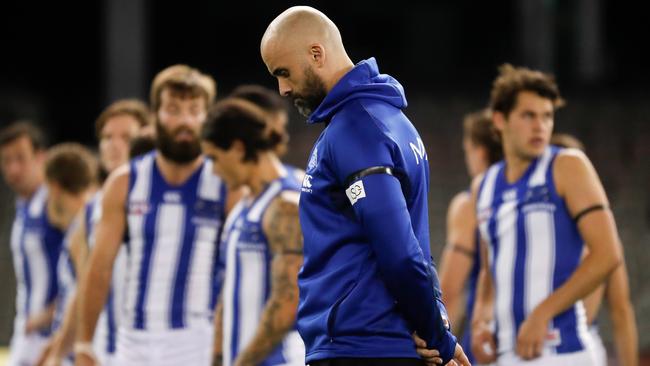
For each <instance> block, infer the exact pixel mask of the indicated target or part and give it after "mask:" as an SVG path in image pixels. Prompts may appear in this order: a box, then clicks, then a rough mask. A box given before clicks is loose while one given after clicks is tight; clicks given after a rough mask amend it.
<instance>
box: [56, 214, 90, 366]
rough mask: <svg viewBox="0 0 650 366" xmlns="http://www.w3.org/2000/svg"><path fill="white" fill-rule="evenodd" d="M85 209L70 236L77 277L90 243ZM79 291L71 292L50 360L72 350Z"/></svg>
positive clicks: (62, 356)
mask: <svg viewBox="0 0 650 366" xmlns="http://www.w3.org/2000/svg"><path fill="white" fill-rule="evenodd" d="M85 212H86V211H85V210H81V212H80V213H79V214H78V215H77V218H76V219H75V220H76V222H77V223H78V224H77V225H76V228H75V229H74V231H73V232H72V234H71V237H70V247H69V249H68V250H69V253H70V259H71V261H72V264H73V266H74V269H75V273H76V274H77V277H78V278H80V277H81V275H82V274H83V268H84V267H83V262H84V261H85V260H86V256H87V254H88V245H87V243H86V220H85ZM78 294H79V292H78V291H74V292H73V293H72V294H70V297H71V298H70V301H69V302H68V306H67V308H66V309H65V313H64V316H63V322H62V324H61V328H60V329H59V330H58V332H57V333H56V335H55V336H54V337H53V342H52V348H51V352H50V356H49V358H48V362H52V361H54V360H56V361H57V362H61V360H63V358H64V357H65V356H66V355H67V354H69V353H70V352H71V351H72V345H73V343H74V338H75V333H76V330H77V309H78V304H77V302H78Z"/></svg>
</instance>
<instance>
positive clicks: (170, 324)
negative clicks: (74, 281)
mask: <svg viewBox="0 0 650 366" xmlns="http://www.w3.org/2000/svg"><path fill="white" fill-rule="evenodd" d="M155 156H156V152H155V151H154V152H151V153H148V154H146V155H143V156H142V157H139V158H137V159H135V160H133V161H131V163H130V178H129V192H128V198H127V207H126V210H127V227H128V228H127V233H126V235H127V238H126V247H127V253H128V255H127V257H128V258H127V273H126V295H125V302H124V303H125V308H124V310H125V312H124V322H123V323H122V324H123V325H124V326H126V327H129V328H133V329H145V330H151V331H156V330H166V329H178V328H185V327H192V326H193V324H201V325H204V324H205V322H209V321H210V320H211V319H212V316H213V312H214V305H215V300H216V294H215V286H214V278H215V276H216V271H217V260H216V256H217V238H218V235H219V233H220V230H221V225H222V222H223V218H224V212H225V196H226V188H225V184H223V182H222V180H221V179H220V178H219V177H217V176H216V175H214V174H213V172H212V162H211V161H209V160H206V161H205V162H204V163H203V164H202V165H201V167H200V168H199V169H197V170H196V172H194V173H193V174H192V175H191V176H190V178H189V179H188V180H187V181H186V182H185V183H183V184H182V185H180V186H172V185H170V184H168V183H167V182H166V181H165V179H164V178H163V177H162V175H161V172H160V170H159V169H158V166H157V164H156V162H155ZM197 322H198V323H197Z"/></svg>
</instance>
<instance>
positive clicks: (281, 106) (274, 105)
mask: <svg viewBox="0 0 650 366" xmlns="http://www.w3.org/2000/svg"><path fill="white" fill-rule="evenodd" d="M230 97H233V98H241V99H245V100H247V101H249V102H251V103H254V104H255V105H257V106H258V107H260V108H262V109H264V110H265V111H267V112H288V109H289V108H288V106H287V102H286V100H285V99H284V98H282V97H281V96H280V94H278V93H277V92H276V91H273V90H271V89H269V88H266V87H263V86H261V85H254V84H250V85H240V86H238V87H237V88H235V90H233V91H232V93H230Z"/></svg>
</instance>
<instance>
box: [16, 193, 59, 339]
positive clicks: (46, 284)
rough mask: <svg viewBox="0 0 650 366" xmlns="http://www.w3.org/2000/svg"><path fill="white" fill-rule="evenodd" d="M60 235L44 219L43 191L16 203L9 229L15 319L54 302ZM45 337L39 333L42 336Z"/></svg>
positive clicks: (56, 290) (44, 195) (46, 219)
mask: <svg viewBox="0 0 650 366" xmlns="http://www.w3.org/2000/svg"><path fill="white" fill-rule="evenodd" d="M62 241H63V233H62V232H61V231H60V230H59V229H57V228H55V227H54V226H52V224H51V223H50V222H49V220H48V217H47V188H45V186H41V187H40V188H39V189H38V190H37V191H36V193H34V195H33V196H32V197H31V198H30V199H29V200H17V202H16V217H15V219H14V223H13V226H12V228H11V251H12V256H13V262H14V269H15V271H16V290H17V294H16V319H17V321H26V320H27V319H28V318H29V317H30V316H32V315H35V314H37V313H39V312H41V311H43V310H45V308H46V307H47V306H48V305H49V304H51V303H52V301H54V300H55V298H56V296H57V292H58V283H57V275H56V267H57V261H58V260H59V254H60V253H61V246H62ZM47 334H49V330H48V331H43V335H47Z"/></svg>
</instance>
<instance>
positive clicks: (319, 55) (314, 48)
mask: <svg viewBox="0 0 650 366" xmlns="http://www.w3.org/2000/svg"><path fill="white" fill-rule="evenodd" d="M309 60H310V61H311V62H312V64H313V65H314V66H316V67H318V68H321V67H323V65H324V64H325V48H324V47H323V45H322V44H320V43H314V44H312V45H311V46H309Z"/></svg>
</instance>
